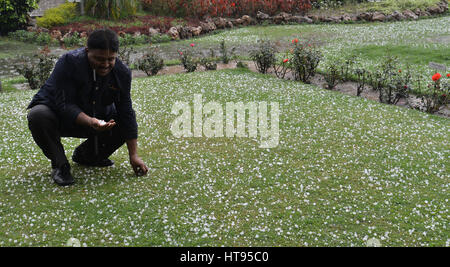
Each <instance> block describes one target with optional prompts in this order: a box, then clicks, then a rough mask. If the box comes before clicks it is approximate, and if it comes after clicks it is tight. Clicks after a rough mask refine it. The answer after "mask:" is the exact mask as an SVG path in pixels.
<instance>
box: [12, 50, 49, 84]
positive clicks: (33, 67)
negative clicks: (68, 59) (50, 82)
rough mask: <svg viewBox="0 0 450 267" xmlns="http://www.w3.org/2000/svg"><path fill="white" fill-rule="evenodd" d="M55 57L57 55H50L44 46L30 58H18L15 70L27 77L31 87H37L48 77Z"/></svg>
mask: <svg viewBox="0 0 450 267" xmlns="http://www.w3.org/2000/svg"><path fill="white" fill-rule="evenodd" d="M56 59H57V57H56V56H53V55H50V50H49V49H48V48H47V47H45V48H44V49H43V50H42V51H40V52H38V53H35V54H34V55H33V57H32V58H29V57H21V58H19V60H18V64H16V66H15V67H16V71H17V72H18V73H19V74H21V75H23V76H24V77H25V79H27V81H28V84H29V85H30V88H31V89H39V88H41V87H42V86H43V85H44V84H45V82H46V81H47V79H48V78H49V77H50V74H51V72H52V70H53V67H54V65H55V61H56Z"/></svg>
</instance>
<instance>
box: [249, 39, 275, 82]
mask: <svg viewBox="0 0 450 267" xmlns="http://www.w3.org/2000/svg"><path fill="white" fill-rule="evenodd" d="M275 53H276V50H275V47H274V45H273V44H272V43H271V42H270V41H269V40H258V48H257V49H255V50H253V51H251V52H250V58H251V59H252V60H253V62H255V65H256V69H257V70H258V71H259V72H260V73H263V74H265V73H267V72H268V71H269V69H270V68H272V67H273V66H274V64H275V62H276V58H275Z"/></svg>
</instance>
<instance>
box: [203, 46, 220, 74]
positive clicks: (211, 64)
mask: <svg viewBox="0 0 450 267" xmlns="http://www.w3.org/2000/svg"><path fill="white" fill-rule="evenodd" d="M209 51H210V56H209V57H202V58H201V59H200V61H199V63H200V65H202V66H203V67H204V68H205V70H216V69H217V63H216V61H217V57H216V55H215V53H214V50H213V49H210V50H209Z"/></svg>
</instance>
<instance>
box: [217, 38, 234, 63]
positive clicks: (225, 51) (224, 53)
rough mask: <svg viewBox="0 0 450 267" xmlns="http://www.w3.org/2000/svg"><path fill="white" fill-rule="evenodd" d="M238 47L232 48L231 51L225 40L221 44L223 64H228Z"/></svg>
mask: <svg viewBox="0 0 450 267" xmlns="http://www.w3.org/2000/svg"><path fill="white" fill-rule="evenodd" d="M235 50H236V47H233V48H231V50H230V51H229V50H228V49H227V47H226V45H225V40H222V41H221V42H220V54H221V55H220V57H221V59H222V63H223V64H228V63H229V62H230V61H231V60H232V59H233V58H234V53H235Z"/></svg>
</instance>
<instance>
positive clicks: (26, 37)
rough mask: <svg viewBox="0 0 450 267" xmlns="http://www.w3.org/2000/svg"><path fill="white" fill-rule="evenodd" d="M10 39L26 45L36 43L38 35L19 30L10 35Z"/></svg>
mask: <svg viewBox="0 0 450 267" xmlns="http://www.w3.org/2000/svg"><path fill="white" fill-rule="evenodd" d="M8 37H9V38H11V39H14V40H17V41H20V42H24V43H32V42H34V41H36V37H37V33H35V32H29V31H25V30H18V31H15V32H10V33H8Z"/></svg>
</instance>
